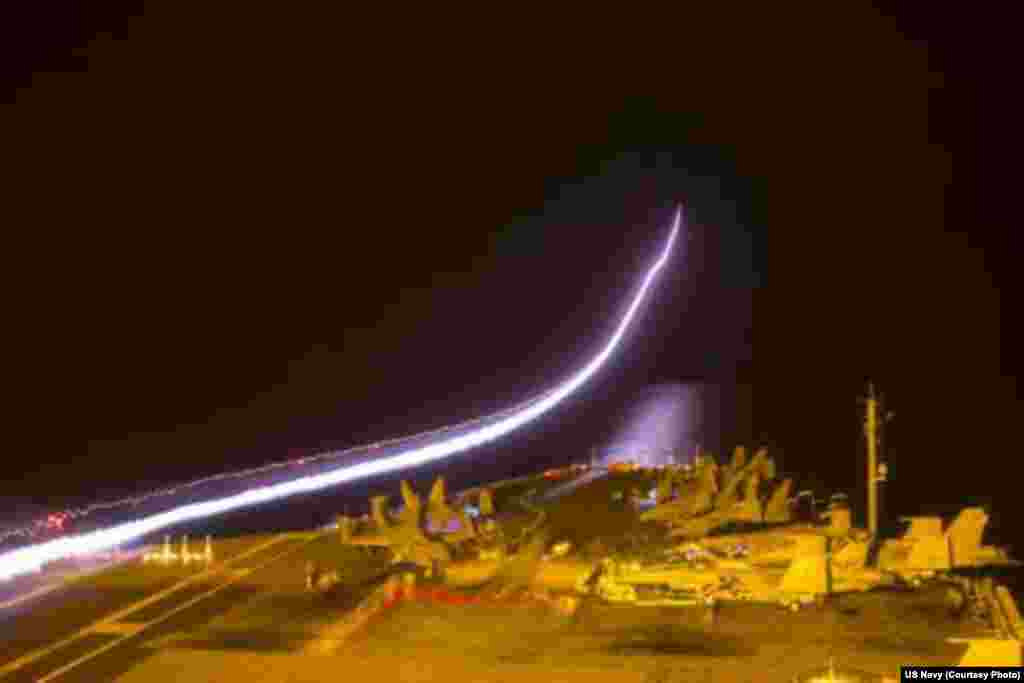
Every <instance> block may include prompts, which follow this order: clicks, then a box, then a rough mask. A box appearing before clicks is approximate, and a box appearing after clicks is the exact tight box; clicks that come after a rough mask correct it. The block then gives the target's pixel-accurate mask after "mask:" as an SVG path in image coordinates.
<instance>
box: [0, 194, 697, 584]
mask: <svg viewBox="0 0 1024 683" xmlns="http://www.w3.org/2000/svg"><path fill="white" fill-rule="evenodd" d="M681 223H682V207H680V208H679V209H677V210H676V215H675V219H674V220H673V223H672V230H671V232H670V233H669V236H668V240H667V241H666V243H665V247H664V249H663V250H662V252H661V255H660V256H659V257H658V259H657V260H656V261H655V262H654V264H653V265H652V266H651V268H650V270H648V271H647V274H646V276H645V277H644V279H643V281H642V284H641V286H640V290H639V291H638V292H637V293H636V295H635V296H634V297H633V300H632V302H631V303H630V306H629V308H628V309H627V310H626V313H625V314H624V315H623V317H622V320H621V321H620V322H619V325H618V327H617V328H616V329H615V333H614V334H613V335H612V337H611V339H609V340H608V342H607V343H606V344H605V346H604V348H602V349H601V351H600V352H599V353H598V354H597V355H596V356H595V357H594V358H592V359H591V360H590V362H589V363H587V364H586V366H584V367H583V369H581V370H579V371H578V372H577V373H576V374H575V375H573V376H572V377H570V378H569V379H568V380H566V381H565V382H564V383H562V384H561V385H560V386H558V387H557V388H556V389H554V390H553V391H551V392H549V393H547V394H545V395H543V396H542V397H541V398H539V399H536V400H533V401H530V402H527V403H526V404H520V407H519V409H518V410H516V411H513V412H512V413H511V414H509V415H508V416H507V417H503V418H501V419H499V420H498V421H497V422H494V423H492V424H487V425H484V426H481V427H479V428H477V429H475V430H474V431H471V432H469V433H466V434H460V435H458V436H454V437H452V438H449V439H447V440H444V441H439V442H436V443H431V444H428V445H425V446H421V447H418V448H413V449H412V450H409V451H406V452H404V453H399V454H397V455H394V456H390V457H386V458H382V459H380V460H375V461H371V462H362V463H358V464H355V465H351V466H348V467H340V468H338V469H335V470H332V471H330V472H326V473H323V474H318V475H313V476H307V477H304V478H301V479H297V480H295V481H288V482H283V483H278V484H273V485H270V486H262V487H259V488H255V489H251V490H249V491H245V492H243V493H239V494H236V495H232V496H228V497H226V498H221V499H219V500H211V501H208V502H203V503H193V504H190V505H184V506H182V507H178V508H175V509H173V510H168V511H166V512H162V513H159V514H155V515H151V516H148V517H144V518H142V519H139V520H136V521H133V522H127V523H123V524H118V525H116V526H113V527H110V528H107V529H99V530H97V531H92V532H88V533H85V534H81V535H78V536H70V537H64V538H59V539H56V540H52V541H47V542H45V543H39V544H36V545H30V546H26V547H24V548H19V549H17V550H12V551H9V552H7V553H4V554H3V555H0V578H10V577H12V576H16V575H18V574H24V573H27V572H31V571H36V570H38V569H40V568H42V566H43V565H44V564H46V563H48V562H52V561H54V560H58V559H61V558H64V557H69V556H75V555H81V554H85V553H91V552H97V551H101V550H106V549H110V548H113V547H116V546H119V545H121V544H124V543H127V542H129V541H132V540H136V539H139V538H141V537H143V536H146V535H147V534H150V533H152V532H154V531H158V530H159V529H163V528H166V527H169V526H172V525H175V524H180V523H183V522H188V521H192V520H196V519H201V518H204V517H210V516H213V515H218V514H222V513H225V512H228V511H230V510H235V509H238V508H242V507H247V506H251V505H256V504H259V503H266V502H269V501H272V500H278V499H281V498H286V497H289V496H293V495H296V494H300V493H308V492H311V491H317V490H319V489H324V488H327V487H330V486H336V485H338V484H343V483H345V482H350V481H356V480H359V479H364V478H367V477H372V476H374V475H378V474H384V473H387V472H393V471H395V470H400V469H404V468H408V467H416V466H419V465H424V464H426V463H429V462H434V461H438V460H441V459H442V458H446V457H448V456H451V455H454V454H456V453H460V452H462V451H466V450H468V449H471V448H474V447H476V446H480V445H482V444H485V443H488V442H490V441H494V440H495V439H497V438H499V437H501V436H504V435H505V434H508V433H509V432H512V431H513V430H515V429H517V428H519V427H521V426H523V425H524V424H526V423H528V422H530V421H531V420H534V419H536V418H537V417H539V416H540V415H542V414H544V413H546V412H547V411H549V410H551V409H552V408H554V407H555V406H556V405H558V404H559V403H561V402H562V401H563V400H565V398H567V397H568V396H569V395H570V394H572V393H573V392H575V391H576V390H577V389H579V388H580V387H581V386H582V385H583V384H584V383H586V382H587V380H589V379H590V378H591V377H593V376H594V374H595V373H597V371H598V370H599V369H600V368H601V366H603V365H604V364H605V363H606V362H607V361H608V358H609V357H610V356H611V355H612V353H613V352H614V351H615V349H616V348H617V347H618V345H619V343H620V342H621V340H622V337H623V335H625V333H626V331H627V330H628V329H629V326H630V323H631V322H632V321H633V318H634V317H635V316H636V313H637V310H638V309H639V308H640V304H641V303H643V300H644V298H645V297H646V296H647V293H648V291H649V290H650V288H651V285H652V283H653V282H654V279H655V277H656V276H657V274H658V272H659V271H660V270H661V269H662V268H664V267H665V264H666V263H667V262H668V258H669V255H670V254H671V252H672V246H673V245H674V244H675V242H676V238H677V237H678V235H679V232H680V228H681Z"/></svg>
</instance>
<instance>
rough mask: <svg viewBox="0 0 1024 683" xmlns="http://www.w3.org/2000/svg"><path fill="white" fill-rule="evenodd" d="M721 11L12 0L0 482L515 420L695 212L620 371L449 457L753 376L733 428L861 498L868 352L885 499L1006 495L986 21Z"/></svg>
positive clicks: (934, 501) (1009, 339)
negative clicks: (651, 397)
mask: <svg viewBox="0 0 1024 683" xmlns="http://www.w3.org/2000/svg"><path fill="white" fill-rule="evenodd" d="M86 4H90V5H96V4H97V3H86ZM214 4H218V3H214ZM715 4H716V7H720V8H721V9H719V10H715V12H716V13H717V16H711V13H710V11H709V10H701V11H700V12H699V13H694V10H692V9H688V10H687V13H686V14H685V15H679V16H669V15H664V16H661V15H654V14H651V15H648V16H620V15H619V14H618V12H616V13H614V14H612V15H600V14H599V12H600V10H598V9H597V8H596V6H593V5H592V6H590V7H589V8H588V10H587V11H586V13H583V14H572V15H571V16H559V15H556V14H545V15H543V16H539V15H538V16H529V17H527V16H525V15H523V16H494V15H493V13H492V11H491V10H490V9H488V10H485V9H483V6H481V9H480V13H479V15H475V16H470V15H467V14H462V13H458V14H454V13H453V14H448V15H446V14H445V13H444V10H442V9H439V8H438V7H437V6H433V5H432V6H430V9H429V10H415V11H412V12H410V11H408V10H406V9H402V10H399V9H397V8H394V9H392V10H388V11H386V12H382V13H381V14H378V15H371V14H370V13H369V12H367V11H359V12H354V11H352V10H351V9H350V8H347V7H346V8H345V9H333V10H332V9H325V8H322V7H320V6H317V7H316V8H312V6H311V7H303V8H292V7H291V6H288V5H286V4H282V3H273V4H269V3H268V4H264V3H259V2H253V3H245V7H244V10H240V11H239V12H227V11H223V10H212V11H211V9H210V7H209V5H210V3H198V2H187V1H181V0H177V1H175V2H169V1H166V0H163V1H157V2H147V3H145V5H144V7H143V6H142V5H141V3H139V4H136V5H132V3H121V4H107V5H104V6H103V7H104V12H103V14H102V15H99V14H95V12H96V10H95V7H93V8H91V9H90V10H89V11H88V12H86V11H85V10H78V9H76V6H74V5H72V4H71V3H64V5H63V6H60V4H59V3H58V4H57V5H54V7H55V8H56V9H54V8H51V10H50V11H49V12H48V13H45V14H40V15H39V16H35V17H20V18H19V19H18V21H19V22H20V23H18V24H17V25H18V27H19V31H18V34H19V38H18V40H17V41H6V42H5V41H0V42H3V43H4V44H5V45H7V46H13V47H14V52H15V53H16V54H15V55H14V58H5V69H6V72H5V78H6V80H4V81H3V82H2V85H3V88H4V89H3V90H2V91H0V102H3V103H4V104H0V130H2V131H3V134H4V150H3V156H2V162H0V163H2V164H3V166H4V167H5V169H6V170H8V171H9V172H13V176H14V179H13V180H9V181H5V184H4V185H3V188H4V193H3V202H4V204H5V205H6V206H5V208H7V211H5V212H4V219H3V222H4V224H5V227H6V230H5V236H6V245H5V247H6V248H5V249H4V254H5V256H6V258H5V268H4V272H5V276H6V277H5V280H7V283H6V285H7V286H6V288H5V289H6V293H7V296H6V297H5V301H6V306H5V315H4V317H5V320H6V323H7V324H6V325H5V329H6V334H5V337H6V340H7V342H8V343H9V345H10V346H9V350H8V352H7V353H6V354H5V357H6V361H7V362H6V364H5V365H6V370H7V372H6V373H5V375H6V378H5V379H6V381H5V385H6V387H7V394H8V399H9V400H8V411H7V413H6V414H7V421H6V432H7V439H6V447H5V452H6V456H5V460H4V463H5V476H4V477H3V480H2V482H0V487H2V490H0V495H3V496H5V497H6V499H7V500H9V501H17V502H18V503H19V504H20V503H25V502H31V503H34V504H38V505H41V506H44V507H52V506H56V505H60V504H63V503H64V502H67V501H72V500H91V499H95V498H97V497H105V496H110V495H117V494H120V493H123V492H126V491H137V490H144V489H146V488H148V487H152V486H157V485H161V484H165V483H168V482H171V481H177V480H182V479H189V478H192V477H196V476H200V475H205V474H212V473H216V472H220V471H224V470H228V469H232V468H235V467H245V466H251V465H259V464H262V463H265V462H270V461H274V460H279V459H282V458H283V457H286V456H288V455H289V453H291V454H299V453H314V452H318V451H321V450H324V449H327V448H335V447H343V446H349V445H356V444H360V443H364V442H367V441H371V440H374V439H380V438H386V437H392V436H397V435H402V434H407V433H411V432H414V431H416V430H419V429H424V428H430V427H436V426H440V425H443V424H445V423H448V422H452V421H457V420H463V419H466V418H470V417H473V416H476V415H479V414H482V413H485V412H487V411H489V410H494V409H498V408H502V407H505V406H507V405H509V404H511V403H514V402H516V401H518V400H521V399H522V398H524V397H526V396H528V395H530V394H532V393H534V392H535V391H537V390H539V389H543V388H547V387H549V386H551V385H552V384H553V383H554V382H555V381H557V380H558V379H560V378H563V377H565V376H566V375H567V373H569V372H570V371H572V370H573V369H575V368H578V367H579V366H580V365H582V363H584V362H585V361H586V360H587V359H588V358H589V355H590V354H591V353H593V352H594V351H595V350H596V349H597V348H598V347H599V345H600V344H601V343H603V340H604V339H605V338H606V336H607V334H608V333H609V332H610V331H611V329H612V325H613V324H614V322H615V321H616V319H617V317H618V316H619V315H620V314H621V313H622V311H623V307H624V306H625V304H626V302H627V300H628V298H629V296H630V295H631V294H632V292H633V290H634V289H635V287H636V286H637V283H638V282H639V278H640V276H641V275H642V273H643V271H644V270H645V269H646V268H647V266H648V264H649V263H650V261H651V260H652V258H653V256H654V255H655V254H656V252H657V250H658V249H659V247H660V244H661V242H662V240H663V239H664V238H665V236H666V234H667V229H668V226H669V223H670V220H671V215H672V211H673V207H674V206H675V205H676V204H677V203H678V202H685V204H686V206H687V215H688V216H689V219H690V222H691V231H692V233H693V238H692V240H691V241H690V242H689V243H688V244H687V252H688V253H687V254H686V256H685V258H683V257H682V256H681V255H680V256H678V257H676V258H674V260H673V262H672V264H671V270H670V271H669V272H668V273H667V274H666V277H664V278H663V279H662V280H660V281H659V283H658V285H657V288H656V289H655V291H654V293H653V297H652V299H651V300H650V302H649V304H648V305H646V306H645V308H644V312H643V315H642V316H641V317H640V318H639V320H638V327H637V332H636V333H635V334H631V335H630V336H629V337H628V339H627V343H626V345H625V346H624V347H623V349H622V351H621V352H620V353H619V354H618V355H617V356H616V357H615V359H614V361H613V362H612V364H611V366H610V367H609V368H608V370H607V371H605V372H603V373H602V374H601V375H600V377H599V378H598V379H597V380H596V381H594V382H593V383H592V384H590V385H588V386H587V387H586V388H585V389H584V391H583V392H582V393H581V394H579V395H578V396H577V397H576V398H574V399H573V400H571V401H570V402H568V403H567V404H566V405H565V406H564V407H562V408H559V409H558V410H557V411H556V412H555V413H554V414H552V415H550V416H549V417H547V418H545V419H544V420H543V421H542V422H541V423H540V424H538V425H537V426H536V427H535V428H530V429H528V430H526V431H525V432H524V433H522V434H519V435H516V436H514V437H512V438H509V439H507V440H506V441H504V442H502V444H500V445H499V446H498V447H496V448H492V449H487V450H486V452H482V453H480V454H478V460H477V461H475V463H474V464H473V465H472V466H470V465H469V464H468V463H470V462H471V459H472V458H473V457H474V455H468V456H463V457H460V458H459V462H458V463H457V464H458V467H459V468H460V469H459V471H461V472H463V473H466V472H472V473H473V475H474V476H475V475H479V476H482V477H486V476H488V475H489V474H490V473H491V472H496V473H497V472H501V473H505V472H512V471H516V470H517V468H518V469H520V470H523V471H526V470H531V469H537V468H540V467H544V466H546V465H547V464H549V463H557V462H564V461H567V460H568V459H569V458H574V457H579V456H580V455H581V454H583V453H585V452H586V450H587V449H588V448H590V447H591V446H592V445H595V444H597V443H600V442H602V440H604V439H607V438H610V436H611V434H612V433H613V431H614V429H615V427H616V420H618V419H620V417H621V415H622V414H624V413H625V412H626V410H627V408H628V406H629V405H630V401H631V400H633V399H634V398H635V397H636V396H637V395H639V394H640V393H641V392H642V391H643V390H644V389H645V388H646V387H649V386H651V385H653V384H658V383H664V382H686V381H706V382H713V383H720V384H723V385H726V386H740V387H741V389H740V390H737V395H743V396H746V397H747V398H746V399H744V400H741V401H738V402H737V404H736V405H737V406H738V407H737V408H736V410H735V413H736V414H735V415H728V416H724V417H723V419H724V423H725V424H729V425H731V429H732V430H733V431H734V433H735V437H732V436H731V435H727V437H726V442H727V443H733V442H736V441H743V442H745V443H746V444H747V445H749V446H757V445H770V446H771V447H772V449H773V451H774V453H775V455H776V458H777V460H779V462H780V465H781V467H782V469H783V470H786V471H791V472H794V473H796V474H797V476H798V478H799V479H801V480H802V481H803V482H804V483H806V484H809V485H810V484H815V485H818V486H820V487H823V488H824V489H825V490H832V489H852V488H855V487H857V486H860V485H862V480H863V472H862V470H863V467H862V465H861V462H862V461H861V460H860V457H861V456H860V454H861V452H862V450H863V440H862V439H861V438H860V436H859V429H860V427H859V420H860V415H861V413H860V410H861V408H860V406H859V405H858V402H857V397H858V395H859V394H860V393H862V392H863V390H864V383H865V380H866V379H867V378H869V377H870V378H873V379H874V380H875V381H876V383H877V384H878V385H879V386H880V388H881V389H882V390H883V391H884V392H885V393H886V397H887V401H888V404H889V407H890V409H892V410H894V411H895V413H896V418H895V421H894V422H893V423H892V427H891V430H890V434H889V462H890V469H891V472H892V476H893V481H892V483H891V484H889V487H890V488H889V492H888V493H889V495H888V501H889V505H890V509H891V510H892V511H893V514H909V513H912V512H915V511H917V510H920V509H923V508H922V507H921V506H927V505H934V506H937V508H936V509H938V508H942V506H948V505H949V504H951V503H957V504H959V503H960V502H966V501H968V500H975V501H981V502H986V501H987V502H991V503H992V504H993V505H994V507H995V510H996V512H997V513H999V514H1002V516H1003V517H1005V516H1007V515H1011V514H1012V512H1013V510H1014V509H1015V500H1016V499H1015V498H1014V493H1015V489H1016V481H1014V480H1013V479H1012V478H1011V477H1008V476H1006V474H1005V470H1006V468H1007V467H1008V466H1010V465H1011V464H1012V463H1014V462H1016V460H1017V458H1018V456H1017V455H1016V453H1015V449H1016V444H1017V436H1016V434H1017V429H1016V424H1015V423H1016V422H1017V420H1018V419H1019V415H1020V414H1021V411H1020V408H1021V403H1020V400H1019V398H1018V396H1017V392H1018V390H1017V388H1016V380H1015V377H1016V375H1017V374H1018V373H1019V360H1018V359H1016V358H1014V357H1013V353H1012V352H1013V350H1014V348H1016V347H1017V346H1018V345H1019V338H1017V337H1013V336H1012V334H1013V330H1011V329H1010V322H1009V321H1010V320H1012V313H1013V311H1014V308H1013V303H1014V298H1015V297H1014V296H1013V295H1011V294H1010V292H1009V290H1008V289H1007V286H1008V284H1009V283H1010V282H1011V281H1012V276H1013V274H1014V273H1013V268H1014V265H1015V261H1016V260H1017V259H1018V258H1019V256H1020V250H1019V248H1018V247H1017V246H1016V242H1015V241H1014V240H1013V239H1012V236H1011V233H1010V227H1011V218H1010V216H1013V215H1014V214H1011V213H1009V211H1008V209H1007V205H1008V202H1007V197H1010V196H1013V193H1012V192H1011V189H1010V186H1009V183H1010V180H1009V178H1010V177H1014V176H1013V174H1008V173H1004V172H1003V170H1002V169H1003V168H1005V167H1006V166H1007V165H1008V163H1007V162H1005V161H1001V160H1002V159H1005V158H1007V156H1012V155H1010V151H1009V150H1008V149H1007V147H1006V144H1007V143H1006V142H1005V141H1004V138H1006V137H1007V134H1006V133H1005V131H1006V130H1007V129H1008V128H1009V121H1010V120H1011V114H1010V113H1009V112H1008V111H1007V110H1006V109H1005V108H1003V107H1002V106H1001V98H1002V97H1003V95H1002V93H1003V92H1004V90H1005V85H1004V83H1006V81H1005V80H1004V79H1005V78H1006V77H1007V73H1008V66H1007V65H1006V64H1007V63H1006V62H1004V61H1003V57H1002V50H1003V49H1004V48H1003V46H1004V45H1005V43H1004V42H1003V41H1002V40H1001V38H1000V35H999V33H1000V32H999V31H998V30H997V29H995V28H994V26H996V25H998V22H997V21H996V19H994V18H991V17H988V18H986V17H981V16H980V15H979V16H959V15H958V16H953V15H952V14H950V15H943V14H941V12H943V11H945V10H938V9H935V8H934V7H931V6H930V7H929V9H928V14H925V13H924V12H921V11H917V10H916V9H913V8H911V7H910V6H909V5H904V6H902V8H901V9H900V10H899V11H895V10H894V9H892V8H880V7H872V6H871V5H870V4H869V3H866V2H860V3H857V2H836V3H799V4H790V5H786V6H779V5H777V4H772V5H771V6H770V8H769V7H767V6H766V7H763V8H758V7H755V6H753V5H751V4H749V3H742V4H741V5H739V6H737V7H734V8H727V7H723V6H722V5H721V4H719V3H715ZM339 7H340V6H339ZM40 11H41V10H40ZM950 11H951V10H950ZM62 12H63V14H62ZM417 12H418V14H417ZM129 15H136V16H133V17H129ZM2 24H4V22H0V25H2ZM6 25H7V26H14V24H13V23H11V22H7V23H6ZM21 27H24V28H25V29H26V30H20V28H21ZM33 72H35V74H34V76H33V75H32V74H33ZM18 86H21V87H20V88H18ZM29 86H31V87H29ZM1017 175H1018V176H1019V173H1017ZM1015 222H1016V221H1015ZM1001 321H1002V325H1001ZM467 476H468V475H467ZM943 509H947V508H943Z"/></svg>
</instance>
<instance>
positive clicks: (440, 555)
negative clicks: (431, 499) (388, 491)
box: [342, 481, 452, 574]
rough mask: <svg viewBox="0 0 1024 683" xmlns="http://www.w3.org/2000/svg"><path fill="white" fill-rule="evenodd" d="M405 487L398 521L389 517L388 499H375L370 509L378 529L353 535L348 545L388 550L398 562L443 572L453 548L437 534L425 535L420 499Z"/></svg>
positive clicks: (382, 497)
mask: <svg viewBox="0 0 1024 683" xmlns="http://www.w3.org/2000/svg"><path fill="white" fill-rule="evenodd" d="M401 486H402V497H403V498H404V499H405V507H404V509H403V510H402V512H401V513H400V514H399V515H398V516H397V518H394V519H393V518H392V517H391V516H390V515H389V514H388V511H387V510H388V508H387V506H388V496H375V497H373V498H371V499H370V506H371V510H372V518H373V521H374V523H375V525H376V529H375V530H374V531H373V532H372V533H369V534H360V535H353V536H349V537H348V538H347V543H348V544H349V545H355V546H376V547H386V548H388V549H389V550H390V551H391V552H392V557H393V560H394V561H395V562H402V561H408V562H412V563H414V564H416V565H418V566H421V567H423V568H424V569H426V570H427V573H428V574H433V573H437V572H443V570H444V566H445V565H446V564H447V563H448V562H450V561H451V559H452V547H451V546H450V545H448V544H447V543H445V542H444V541H443V540H442V539H441V538H440V537H438V536H437V535H434V534H430V535H428V534H427V533H425V532H424V530H423V528H422V515H421V512H422V509H421V508H422V506H421V504H420V500H419V496H417V495H416V493H415V492H414V491H413V490H412V488H411V487H410V486H409V484H408V483H407V482H405V481H403V482H402V484H401ZM342 540H343V541H346V539H345V538H343V539H342Z"/></svg>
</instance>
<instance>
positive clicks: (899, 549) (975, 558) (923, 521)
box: [878, 507, 1020, 585]
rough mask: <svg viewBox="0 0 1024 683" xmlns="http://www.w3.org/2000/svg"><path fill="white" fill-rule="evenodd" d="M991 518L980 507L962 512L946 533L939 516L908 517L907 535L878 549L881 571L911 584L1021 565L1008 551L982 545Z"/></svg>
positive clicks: (906, 519)
mask: <svg viewBox="0 0 1024 683" xmlns="http://www.w3.org/2000/svg"><path fill="white" fill-rule="evenodd" d="M988 520H989V517H988V515H987V514H986V513H985V511H984V510H982V509H981V508H977V507H975V508H966V509H964V510H961V511H960V513H959V514H958V515H957V516H956V518H955V519H954V520H953V521H952V522H950V523H949V526H948V527H946V529H945V531H943V528H942V518H940V517H907V518H904V520H903V521H905V522H909V523H910V526H909V528H908V530H907V532H906V534H905V535H904V536H902V537H901V538H898V539H892V540H889V541H885V542H884V543H883V544H882V547H881V548H880V550H879V554H878V566H879V569H881V570H883V571H886V572H890V573H893V574H896V575H898V576H900V577H901V578H903V579H905V580H907V581H909V582H910V583H911V584H914V585H916V584H920V583H921V582H922V581H923V580H925V579H929V578H932V577H934V576H937V575H939V574H943V573H949V572H953V571H957V570H969V569H974V568H979V567H1009V566H1018V565H1019V564H1020V563H1019V562H1017V561H1015V560H1012V559H1010V557H1009V555H1008V554H1007V552H1006V550H1005V549H1003V548H997V547H995V546H986V545H982V536H983V534H984V532H985V526H986V525H987V524H988Z"/></svg>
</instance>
